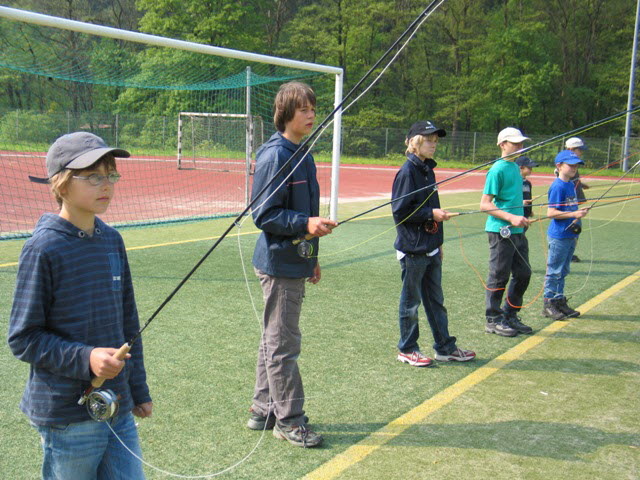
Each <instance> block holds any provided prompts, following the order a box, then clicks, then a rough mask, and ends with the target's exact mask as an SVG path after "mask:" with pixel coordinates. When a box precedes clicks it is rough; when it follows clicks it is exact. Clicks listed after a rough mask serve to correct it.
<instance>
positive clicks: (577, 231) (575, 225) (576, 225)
mask: <svg viewBox="0 0 640 480" xmlns="http://www.w3.org/2000/svg"><path fill="white" fill-rule="evenodd" d="M569 230H571V233H575V234H576V235H580V234H581V233H582V225H580V224H579V223H573V224H571V225H570V226H569Z"/></svg>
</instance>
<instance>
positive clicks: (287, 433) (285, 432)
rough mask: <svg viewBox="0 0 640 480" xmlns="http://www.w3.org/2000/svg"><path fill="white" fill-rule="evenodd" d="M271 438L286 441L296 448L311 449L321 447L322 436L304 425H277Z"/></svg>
mask: <svg viewBox="0 0 640 480" xmlns="http://www.w3.org/2000/svg"><path fill="white" fill-rule="evenodd" d="M273 436H274V437H276V438H279V439H281V440H286V441H287V442H289V443H290V444H291V445H294V446H296V447H304V448H312V447H318V446H320V445H322V441H323V440H324V438H322V435H320V434H319V433H316V432H314V431H313V430H310V429H309V427H308V426H306V425H290V426H289V425H278V423H277V422H276V425H275V427H274V428H273Z"/></svg>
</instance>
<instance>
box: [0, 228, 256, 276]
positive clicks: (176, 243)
mask: <svg viewBox="0 0 640 480" xmlns="http://www.w3.org/2000/svg"><path fill="white" fill-rule="evenodd" d="M257 233H260V230H252V231H250V232H242V233H233V234H231V235H229V236H230V237H233V236H240V235H255V234H257ZM219 238H220V235H217V236H215V237H203V238H190V239H188V240H177V241H175V242H165V243H155V244H152V245H140V246H138V247H127V248H126V250H127V252H132V251H134V250H145V249H147V248H158V247H169V246H171V245H182V244H183V243H194V242H204V241H211V240H217V239H219ZM16 265H18V262H10V263H0V268H4V267H15V266H16Z"/></svg>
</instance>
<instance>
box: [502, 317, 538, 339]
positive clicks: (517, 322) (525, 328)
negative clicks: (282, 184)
mask: <svg viewBox="0 0 640 480" xmlns="http://www.w3.org/2000/svg"><path fill="white" fill-rule="evenodd" d="M505 323H506V324H507V325H509V326H510V327H511V328H513V329H515V330H516V331H517V332H518V333H525V334H527V335H528V334H530V333H533V328H531V327H530V326H529V325H525V324H524V323H522V319H521V318H520V317H519V316H518V315H516V314H515V313H514V314H512V315H509V316H508V317H506V320H505Z"/></svg>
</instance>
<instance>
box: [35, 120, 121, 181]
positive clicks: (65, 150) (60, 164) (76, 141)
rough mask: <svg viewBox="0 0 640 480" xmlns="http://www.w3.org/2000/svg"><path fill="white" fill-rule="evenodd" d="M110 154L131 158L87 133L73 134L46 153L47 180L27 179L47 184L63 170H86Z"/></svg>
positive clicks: (61, 138) (66, 136)
mask: <svg viewBox="0 0 640 480" xmlns="http://www.w3.org/2000/svg"><path fill="white" fill-rule="evenodd" d="M107 153H110V154H111V155H113V156H114V157H122V158H126V157H129V156H131V154H130V153H129V152H127V151H126V150H122V149H121V148H112V147H109V146H107V144H106V143H104V140H103V139H101V138H100V137H98V136H97V135H94V134H93V133H89V132H74V133H69V134H67V135H63V136H61V137H60V138H58V139H57V140H56V141H55V142H53V144H52V145H51V147H49V151H48V152H47V176H48V178H46V179H45V178H36V177H32V176H29V178H30V179H31V180H32V181H34V182H38V183H48V180H49V179H50V178H51V177H53V176H54V175H55V174H56V173H60V172H61V171H62V170H64V169H65V168H71V169H74V170H81V169H83V168H87V167H89V166H91V165H93V164H94V163H96V162H97V161H98V160H99V159H101V158H102V157H104V156H105V155H106V154H107Z"/></svg>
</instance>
